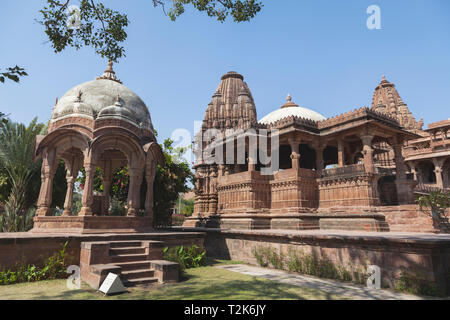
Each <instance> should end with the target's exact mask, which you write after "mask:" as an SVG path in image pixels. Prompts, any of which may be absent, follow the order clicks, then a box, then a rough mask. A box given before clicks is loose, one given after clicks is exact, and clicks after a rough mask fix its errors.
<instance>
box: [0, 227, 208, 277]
mask: <svg viewBox="0 0 450 320" xmlns="http://www.w3.org/2000/svg"><path fill="white" fill-rule="evenodd" d="M106 231H107V230H106ZM204 234H205V233H204V232H173V231H172V232H163V231H153V232H149V233H128V234H127V233H124V234H117V233H112V232H109V233H102V234H79V233H45V234H44V233H31V232H18V233H0V270H4V269H8V268H15V267H16V266H17V264H34V265H37V266H40V265H42V264H43V263H44V261H45V260H46V259H47V258H48V257H50V256H52V255H53V254H55V253H56V252H58V251H59V250H60V249H61V248H62V245H63V244H64V243H65V242H67V254H68V256H69V257H70V258H71V261H70V262H69V263H70V264H73V265H80V253H81V243H82V242H108V241H160V242H162V243H163V245H164V246H167V247H171V246H180V245H186V246H191V245H192V244H196V245H198V246H199V247H203V243H204Z"/></svg>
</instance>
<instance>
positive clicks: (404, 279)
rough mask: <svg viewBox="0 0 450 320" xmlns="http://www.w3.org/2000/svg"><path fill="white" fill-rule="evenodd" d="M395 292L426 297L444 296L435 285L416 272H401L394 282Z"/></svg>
mask: <svg viewBox="0 0 450 320" xmlns="http://www.w3.org/2000/svg"><path fill="white" fill-rule="evenodd" d="M395 290H398V291H402V292H408V293H411V294H417V295H426V296H443V295H444V294H443V293H442V292H441V291H440V290H439V289H438V288H437V287H436V285H435V284H433V283H430V281H428V280H425V279H424V277H423V275H421V274H420V273H417V272H406V271H402V272H401V273H400V277H399V278H398V279H397V280H396V282H395Z"/></svg>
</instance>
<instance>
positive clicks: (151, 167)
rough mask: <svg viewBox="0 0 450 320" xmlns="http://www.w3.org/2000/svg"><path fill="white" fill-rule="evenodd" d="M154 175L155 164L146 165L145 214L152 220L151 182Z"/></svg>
mask: <svg viewBox="0 0 450 320" xmlns="http://www.w3.org/2000/svg"><path fill="white" fill-rule="evenodd" d="M155 176H156V164H155V163H152V164H151V165H149V166H147V171H146V172H145V181H146V182H147V193H146V195H145V215H146V216H148V217H151V218H152V221H153V183H154V182H155Z"/></svg>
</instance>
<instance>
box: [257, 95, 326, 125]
mask: <svg viewBox="0 0 450 320" xmlns="http://www.w3.org/2000/svg"><path fill="white" fill-rule="evenodd" d="M287 100H288V102H287V103H286V104H285V105H283V106H282V107H281V109H278V110H275V111H273V112H271V113H269V114H268V115H266V116H265V117H263V118H262V119H261V120H259V123H261V124H266V125H267V124H271V123H274V122H277V121H279V120H281V119H285V118H287V117H290V116H294V117H299V118H303V119H308V120H313V121H322V120H326V118H325V117H324V116H323V115H321V114H320V113H318V112H315V111H313V110H311V109H308V108H303V107H299V106H298V105H296V104H294V103H293V102H291V97H290V96H288V99H287Z"/></svg>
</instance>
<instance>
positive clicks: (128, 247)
mask: <svg viewBox="0 0 450 320" xmlns="http://www.w3.org/2000/svg"><path fill="white" fill-rule="evenodd" d="M109 257H110V262H111V263H112V264H114V265H116V266H119V267H121V268H122V272H121V279H122V281H123V283H124V285H125V286H134V285H142V284H150V283H154V282H158V278H156V277H155V270H154V269H152V267H151V261H150V260H148V256H147V254H145V248H144V247H143V246H142V243H141V241H120V242H111V243H110V249H109Z"/></svg>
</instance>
